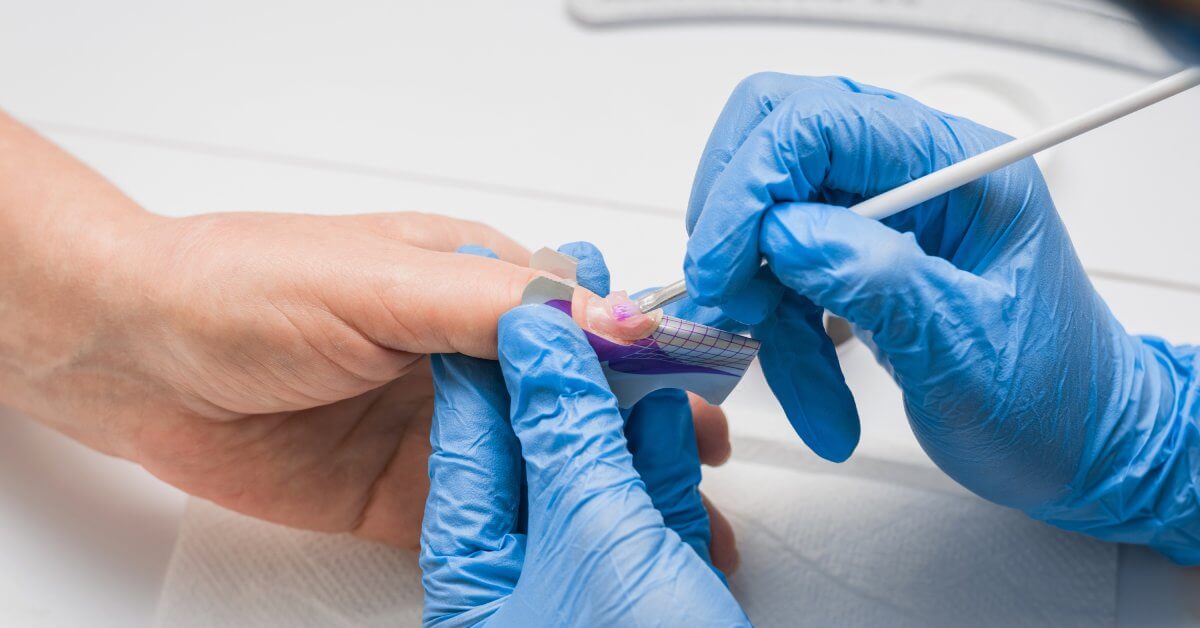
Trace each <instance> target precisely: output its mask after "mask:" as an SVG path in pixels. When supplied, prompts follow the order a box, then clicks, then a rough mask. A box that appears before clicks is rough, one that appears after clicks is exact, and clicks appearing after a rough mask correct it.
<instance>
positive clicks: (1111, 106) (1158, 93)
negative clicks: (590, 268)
mask: <svg viewBox="0 0 1200 628" xmlns="http://www.w3.org/2000/svg"><path fill="white" fill-rule="evenodd" d="M1197 85H1200V67H1191V68H1186V69H1184V70H1181V71H1179V72H1177V73H1175V74H1172V75H1171V76H1168V77H1167V78H1165V79H1163V80H1161V81H1158V82H1157V83H1153V84H1151V85H1148V86H1146V87H1144V88H1142V89H1140V90H1138V91H1136V92H1134V93H1132V94H1130V95H1128V96H1125V97H1123V98H1118V99H1117V100H1114V101H1112V102H1110V103H1108V104H1106V105H1103V106H1100V107H1097V108H1095V109H1092V110H1091V111H1088V112H1087V113H1084V114H1082V115H1079V116H1076V117H1074V118H1071V119H1070V120H1067V121H1066V122H1060V123H1059V124H1056V125H1054V126H1052V127H1049V128H1046V129H1042V130H1041V131H1038V132H1037V133H1034V134H1033V135H1029V136H1026V137H1022V138H1019V139H1015V140H1012V141H1011V142H1006V143H1004V144H1001V145H999V146H997V147H995V148H993V149H991V150H987V151H984V152H982V153H979V154H978V155H975V156H974V157H969V158H967V159H964V160H962V161H960V162H958V163H956V164H952V165H950V166H946V167H945V168H942V169H941V170H937V171H934V172H931V173H929V174H927V175H925V176H923V177H921V178H919V179H914V180H912V181H909V182H908V183H905V184H904V185H902V186H900V187H898V188H895V189H893V190H889V191H887V192H884V193H883V194H880V195H879V196H874V197H871V198H869V199H867V200H865V201H863V202H861V203H859V204H857V205H855V206H853V207H851V208H850V211H852V212H854V213H856V214H860V215H863V216H866V217H867V218H875V219H883V218H887V217H888V216H891V215H893V214H896V213H899V212H902V211H904V210H906V209H908V208H910V207H913V206H915V205H920V204H921V203H924V202H925V201H927V200H929V199H931V198H933V197H935V196H938V195H940V194H945V193H946V192H949V191H950V190H953V189H954V188H957V187H959V186H962V185H966V184H967V183H970V182H971V181H974V180H975V179H978V178H979V177H982V176H984V175H986V174H988V173H989V172H993V171H996V170H999V169H1001V168H1003V167H1005V166H1007V165H1010V164H1013V163H1016V162H1018V161H1021V160H1022V159H1025V158H1026V157H1031V156H1033V155H1035V154H1037V153H1039V152H1041V151H1043V150H1046V149H1047V148H1050V147H1051V146H1055V145H1057V144H1061V143H1062V142H1065V141H1067V140H1069V139H1071V138H1073V137H1075V136H1077V135H1082V134H1084V133H1087V132H1088V131H1091V130H1092V129H1095V128H1097V127H1100V126H1103V125H1105V124H1108V123H1109V122H1112V121H1113V120H1116V119H1118V118H1122V117H1124V116H1127V115H1129V114H1131V113H1133V112H1135V111H1137V110H1139V109H1142V108H1144V107H1147V106H1149V105H1153V104H1154V103H1156V102H1159V101H1161V100H1165V99H1167V98H1170V97H1171V96H1174V95H1175V94H1179V93H1181V92H1185V91H1187V90H1189V89H1191V88H1193V87H1196V86H1197ZM685 295H687V286H686V285H685V283H684V281H683V280H682V279H681V280H679V281H676V282H675V283H672V284H669V285H666V286H663V287H662V288H660V289H659V290H656V291H654V292H652V293H650V294H647V295H646V296H644V297H642V298H641V299H638V302H637V303H638V307H640V308H641V310H642V311H643V312H649V311H651V310H655V309H658V308H660V307H663V306H665V305H668V304H671V303H674V302H675V301H678V300H679V299H682V298H683V297H684V296H685Z"/></svg>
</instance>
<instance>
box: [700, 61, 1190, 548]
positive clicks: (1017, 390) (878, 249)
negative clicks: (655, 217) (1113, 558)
mask: <svg viewBox="0 0 1200 628" xmlns="http://www.w3.org/2000/svg"><path fill="white" fill-rule="evenodd" d="M1006 139H1008V138H1007V137H1006V136H1004V135H1002V134H1000V133H998V132H995V131H992V130H990V129H987V128H984V127H982V126H980V125H978V124H975V123H972V122H970V121H968V120H964V119H962V118H958V117H955V116H951V115H947V114H944V113H941V112H939V111H935V110H933V109H930V108H928V107H925V106H923V105H921V104H920V103H918V102H916V101H914V100H912V99H911V98H908V97H905V96H903V95H900V94H896V93H893V92H889V91H886V90H882V89H878V88H875V87H871V86H868V85H862V84H859V83H855V82H853V81H850V80H847V79H842V78H803V77H792V76H785V75H779V74H761V75H755V76H753V77H751V78H749V79H747V80H746V81H744V82H743V83H742V84H741V85H739V86H738V88H737V89H736V90H735V91H734V94H733V96H732V97H731V99H730V101H729V103H728V104H727V106H726V108H725V110H724V111H723V112H722V114H721V116H720V119H719V120H718V122H717V125H716V129H715V130H714V132H713V135H712V137H711V139H710V140H709V143H708V146H707V148H706V149H705V153H704V156H703V158H702V160H701V164H700V168H699V172H698V173H697V175H696V184H695V187H694V189H693V193H692V201H691V206H690V207H689V213H688V228H689V231H690V232H691V239H690V241H689V243H688V251H687V259H686V262H685V267H686V274H687V281H688V287H689V292H690V293H691V295H692V296H693V297H694V298H695V299H696V300H697V301H699V302H700V303H702V304H706V305H720V306H722V307H723V308H724V309H725V310H726V312H728V313H729V314H731V315H733V316H734V317H735V318H739V319H740V320H743V322H746V323H750V324H751V325H752V333H753V334H754V335H755V336H756V337H757V338H759V339H761V340H762V341H763V348H762V351H761V354H760V355H761V360H762V364H763V369H764V370H765V372H766V375H767V378H768V381H769V382H770V384H771V387H772V390H773V391H774V392H775V393H776V395H777V396H778V397H779V399H780V401H781V402H782V404H783V407H784V409H785V410H786V412H787V415H788V418H789V419H790V420H791V421H792V423H793V425H794V426H795V428H796V431H797V432H798V433H799V434H800V436H801V437H803V438H804V440H805V441H806V442H807V443H808V444H809V445H810V446H811V447H812V448H813V449H814V450H815V451H817V453H819V454H821V455H823V456H825V457H827V458H831V459H834V460H841V459H844V458H845V457H847V456H848V455H849V454H850V452H851V451H852V450H853V448H854V446H855V444H856V443H857V439H858V433H859V427H858V419H857V415H856V413H855V409H854V404H853V400H852V399H851V397H850V394H849V391H848V390H847V388H846V386H845V383H844V380H843V379H842V375H841V372H840V369H839V366H838V364H837V358H836V354H835V353H834V352H833V350H832V346H831V343H830V342H829V339H828V338H827V337H825V334H824V333H823V331H822V329H821V327H820V313H821V309H822V308H824V309H828V310H829V311H831V312H833V313H834V314H837V315H838V316H842V317H844V318H846V319H848V320H850V321H851V322H852V323H854V324H855V325H856V326H858V327H859V328H860V329H861V330H863V331H865V332H867V334H869V336H870V338H872V339H873V342H874V344H875V345H876V349H877V353H878V355H879V356H880V358H881V361H883V362H885V364H886V365H889V366H890V369H891V372H892V375H893V377H894V378H895V380H896V381H897V383H898V384H899V385H900V387H901V389H902V390H903V393H904V403H905V409H906V411H907V413H908V417H909V421H910V423H911V425H912V428H913V430H914V431H915V432H916V435H917V438H918V440H919V441H920V443H921V445H922V447H924V449H925V451H926V452H928V454H929V455H930V457H931V458H932V459H933V460H934V462H936V463H937V464H938V466H940V467H941V468H942V469H943V470H945V471H946V473H948V474H949V475H950V476H951V477H953V478H954V479H956V480H957V481H958V482H960V483H962V484H963V485H965V486H966V487H968V488H970V489H971V490H973V491H974V492H976V493H978V494H979V495H981V496H983V497H985V498H987V499H990V500H992V501H995V502H997V503H1000V504H1006V505H1009V506H1012V507H1016V508H1020V509H1022V510H1024V511H1025V512H1027V513H1029V514H1030V515H1032V516H1033V517H1036V518H1038V519H1042V520H1045V521H1048V522H1051V523H1053V524H1055V525H1058V526H1060V527H1063V528H1066V529H1070V530H1077V531H1082V532H1087V533H1090V534H1092V535H1094V536H1097V537H1100V538H1103V539H1108V540H1115V541H1125V542H1134V543H1143V544H1149V545H1151V546H1153V547H1156V548H1158V549H1159V550H1161V551H1163V552H1165V553H1166V554H1168V555H1169V556H1170V557H1172V558H1174V559H1175V560H1177V561H1180V562H1185V563H1198V562H1200V430H1198V429H1197V427H1198V426H1197V417H1198V416H1200V407H1198V405H1197V384H1196V377H1195V368H1196V362H1197V358H1196V353H1197V352H1196V350H1195V349H1194V348H1190V347H1186V348H1185V347H1172V346H1170V345H1169V344H1167V343H1166V342H1164V341H1162V340H1161V339H1157V338H1149V337H1134V336H1130V335H1129V334H1127V333H1126V332H1125V330H1124V329H1123V328H1122V327H1121V325H1120V324H1119V323H1118V322H1117V321H1116V319H1115V318H1114V317H1113V315H1112V313H1111V312H1110V311H1109V309H1108V307H1107V306H1106V305H1105V304H1104V301H1103V300H1102V299H1101V298H1100V297H1099V296H1098V295H1097V294H1096V292H1095V290H1094V289H1093V288H1092V285H1091V284H1090V283H1089V281H1088V278H1087V275H1086V274H1085V273H1084V270H1083V268H1082V266H1081V265H1080V262H1079V260H1078V258H1077V257H1076V254H1075V251H1074V249H1073V248H1072V246H1071V242H1070V239H1069V238H1068V236H1067V232H1066V230H1065V228H1064V227H1063V224H1062V222H1061V220H1060V219H1059V216H1058V214H1057V212H1056V211H1055V208H1054V204H1053V202H1052V201H1051V199H1050V195H1049V193H1048V191H1047V188H1046V184H1045V182H1044V180H1043V179H1042V176H1041V173H1040V172H1039V170H1038V168H1037V165H1036V164H1035V163H1034V161H1033V160H1031V159H1027V160H1025V161H1022V162H1020V163H1017V164H1014V165H1012V166H1009V167H1008V168H1005V169H1003V170H1001V171H999V172H996V173H994V174H991V175H989V176H987V177H985V178H983V179H981V180H979V181H976V182H974V183H972V184H969V185H966V186H963V187H961V188H959V189H957V190H954V191H953V192H951V193H949V194H946V195H943V196H941V197H938V198H936V199H933V200H930V201H928V202H926V203H923V204H921V205H919V206H917V207H914V208H912V209H910V210H907V211H905V212H902V213H900V214H897V215H896V216H893V217H891V218H889V219H886V220H884V221H883V222H882V224H881V223H880V222H876V221H872V220H868V219H865V218H862V217H860V216H857V215H855V214H853V213H851V212H849V211H847V210H846V209H844V207H845V206H849V205H852V204H854V203H856V202H858V201H860V200H862V199H864V198H867V197H870V196H874V195H876V194H879V193H881V192H884V191H886V190H889V189H892V188H894V187H896V186H899V185H901V184H903V183H905V182H907V181H910V180H912V179H914V178H917V177H920V176H922V175H925V174H927V173H929V172H932V171H934V170H937V169H939V168H942V167H944V166H946V165H948V164H951V163H953V162H957V161H960V160H962V159H964V158H966V157H969V156H971V155H974V154H977V153H980V152H982V151H984V150H986V149H988V148H991V147H993V146H995V145H997V144H999V143H1002V142H1004V141H1005V140H1006ZM761 258H766V260H767V262H768V263H769V267H768V268H764V269H761V270H760V269H759V262H760V259H761Z"/></svg>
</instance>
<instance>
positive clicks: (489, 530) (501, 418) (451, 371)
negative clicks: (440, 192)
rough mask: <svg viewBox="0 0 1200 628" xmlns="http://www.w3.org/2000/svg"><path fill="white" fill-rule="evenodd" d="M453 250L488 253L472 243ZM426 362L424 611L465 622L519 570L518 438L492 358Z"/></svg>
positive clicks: (506, 588) (491, 602)
mask: <svg viewBox="0 0 1200 628" xmlns="http://www.w3.org/2000/svg"><path fill="white" fill-rule="evenodd" d="M458 252H459V253H462V254H466V255H475V256H479V257H489V258H492V259H495V258H496V253H495V252H493V251H492V250H491V249H489V248H487V247H484V246H480V245H473V244H470V245H464V246H461V247H459V248H458ZM430 362H431V367H432V371H433V384H434V391H435V398H434V418H433V422H432V424H431V426H430V436H429V437H430V443H431V445H432V452H431V455H430V458H429V478H430V487H429V495H428V497H427V498H426V505H425V516H424V519H423V521H422V528H423V529H422V534H421V569H422V573H423V580H424V584H425V591H426V599H425V607H426V609H427V614H426V618H427V619H429V618H446V617H462V618H466V617H468V616H469V617H470V618H471V619H472V621H473V620H474V619H478V618H481V617H486V616H487V614H490V612H491V610H494V607H495V604H496V603H497V602H498V600H499V599H501V598H502V597H503V596H505V595H507V594H508V592H510V591H511V590H512V588H513V586H515V585H516V580H517V577H518V576H519V574H520V567H521V559H522V556H523V553H524V540H523V538H522V537H520V536H517V535H514V534H513V532H514V531H515V529H516V510H517V509H516V507H515V505H514V503H513V501H514V500H518V501H519V499H520V488H519V484H520V476H521V457H520V443H519V442H517V440H516V434H514V433H513V432H512V427H511V425H510V424H509V422H508V420H507V416H508V407H507V406H508V394H507V391H506V390H505V388H504V378H503V376H502V375H501V374H500V367H499V365H498V364H496V363H495V362H490V361H483V360H479V359H476V358H470V357H467V356H462V355H435V356H431V358H430ZM481 606H482V608H480V607H481ZM475 609H479V610H475ZM464 613H466V614H467V615H466V616H464V615H463V614H464ZM480 613H482V614H480ZM468 623H470V622H468Z"/></svg>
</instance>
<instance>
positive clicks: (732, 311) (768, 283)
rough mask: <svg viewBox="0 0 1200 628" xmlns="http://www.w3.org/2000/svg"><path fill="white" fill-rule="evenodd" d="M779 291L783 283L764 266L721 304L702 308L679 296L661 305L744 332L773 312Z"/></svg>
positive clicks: (672, 311) (681, 314)
mask: <svg viewBox="0 0 1200 628" xmlns="http://www.w3.org/2000/svg"><path fill="white" fill-rule="evenodd" d="M783 293H784V288H783V285H782V284H780V283H779V280H778V279H777V278H776V277H775V275H773V274H772V273H771V269H769V268H765V267H764V268H760V269H759V271H758V273H757V274H756V275H755V276H754V277H753V278H751V280H750V282H749V283H748V284H746V285H745V286H744V287H743V288H741V289H740V290H738V291H737V292H736V293H735V294H734V295H733V296H732V297H731V298H730V299H729V300H728V301H726V302H725V303H724V304H722V306H721V307H706V306H703V305H699V304H697V303H696V302H695V301H694V300H692V299H690V298H683V299H680V300H679V301H676V302H675V303H672V304H670V305H668V306H667V307H665V308H663V312H664V313H666V314H670V315H671V316H675V317H678V318H682V319H685V320H689V321H694V322H697V323H701V324H703V325H708V326H709V327H716V328H717V329H723V330H725V331H731V332H734V333H744V332H746V331H748V330H749V328H750V326H751V325H757V324H759V323H761V322H762V321H763V320H764V319H765V318H766V317H767V316H769V315H770V313H771V312H772V311H774V309H775V306H777V305H779V301H780V299H782V298H783Z"/></svg>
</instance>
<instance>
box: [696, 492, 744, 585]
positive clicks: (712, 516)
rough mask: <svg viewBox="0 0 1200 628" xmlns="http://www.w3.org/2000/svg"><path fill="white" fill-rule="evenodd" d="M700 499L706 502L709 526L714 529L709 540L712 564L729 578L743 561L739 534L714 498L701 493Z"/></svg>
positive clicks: (705, 507)
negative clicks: (714, 503) (740, 552)
mask: <svg viewBox="0 0 1200 628" xmlns="http://www.w3.org/2000/svg"><path fill="white" fill-rule="evenodd" d="M700 500H701V501H703V502H704V509H705V510H707V511H708V521H709V527H710V528H711V529H712V541H710V542H709V544H708V548H709V552H710V553H711V555H712V566H713V567H716V568H717V569H720V570H721V573H723V574H725V577H726V578H728V577H730V576H732V575H733V574H735V573H737V568H738V565H739V564H740V563H741V555H740V554H738V549H737V536H736V535H735V534H734V532H733V525H731V524H730V523H729V520H728V519H726V518H725V515H724V514H722V513H721V509H719V508H717V507H716V506H714V505H713V503H712V500H710V499H708V497H707V496H706V495H705V494H704V493H700Z"/></svg>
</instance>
